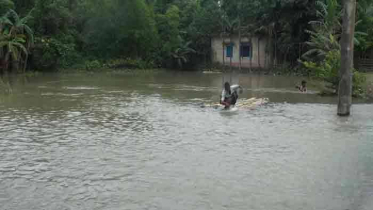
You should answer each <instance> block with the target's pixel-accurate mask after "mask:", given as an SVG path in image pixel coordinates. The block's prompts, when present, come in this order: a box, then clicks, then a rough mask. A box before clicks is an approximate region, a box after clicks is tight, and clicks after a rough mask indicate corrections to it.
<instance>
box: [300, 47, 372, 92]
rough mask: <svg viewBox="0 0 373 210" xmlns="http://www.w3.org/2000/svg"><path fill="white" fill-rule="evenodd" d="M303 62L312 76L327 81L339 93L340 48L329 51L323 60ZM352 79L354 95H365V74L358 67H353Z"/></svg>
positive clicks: (329, 86)
mask: <svg viewBox="0 0 373 210" xmlns="http://www.w3.org/2000/svg"><path fill="white" fill-rule="evenodd" d="M302 64H303V65H304V66H305V67H306V69H308V70H309V72H310V75H311V77H314V78H316V79H321V80H323V81H325V82H327V83H328V85H327V86H326V87H327V88H330V89H332V90H333V91H334V93H335V94H337V93H338V86H339V81H340V78H339V69H340V67H341V54H340V51H339V50H332V51H329V52H328V53H327V55H326V57H325V59H324V61H322V62H319V63H316V62H312V61H303V62H302ZM352 80H353V84H352V95H353V96H354V97H362V96H364V95H365V91H364V88H363V87H364V84H365V82H366V78H365V76H364V75H363V74H361V73H359V72H358V71H357V70H356V69H353V76H352Z"/></svg>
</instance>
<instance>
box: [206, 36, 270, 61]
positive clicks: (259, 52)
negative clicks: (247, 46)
mask: <svg viewBox="0 0 373 210" xmlns="http://www.w3.org/2000/svg"><path fill="white" fill-rule="evenodd" d="M231 41H232V43H233V44H234V46H233V57H232V66H238V65H239V53H240V48H239V42H238V36H232V39H231ZM258 41H259V40H258V37H253V38H252V46H251V49H252V52H251V56H252V67H254V68H255V67H259V60H258V58H259V56H260V66H261V67H267V66H268V65H265V56H266V53H265V47H266V44H267V41H266V39H264V38H263V39H260V43H259V42H258ZM249 42H250V40H249V39H248V38H247V37H243V38H241V43H249ZM224 43H225V45H224V46H225V47H226V45H228V44H229V43H230V38H229V37H225V38H224ZM259 44H260V45H259ZM258 46H259V47H260V49H258ZM211 47H212V61H213V62H215V63H216V62H218V63H221V64H223V40H222V38H221V37H218V36H217V37H214V38H212V40H211ZM226 55H227V52H226V48H224V59H225V64H226V65H229V61H230V58H229V57H226ZM269 61H270V56H269V55H267V63H269ZM241 64H242V66H243V67H250V58H249V57H243V58H242V62H241Z"/></svg>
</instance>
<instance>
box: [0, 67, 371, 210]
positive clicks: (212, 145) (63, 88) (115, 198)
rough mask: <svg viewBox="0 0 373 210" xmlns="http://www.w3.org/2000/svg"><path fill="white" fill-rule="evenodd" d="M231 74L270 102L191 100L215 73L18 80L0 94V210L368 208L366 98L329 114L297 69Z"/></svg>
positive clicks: (217, 83)
mask: <svg viewBox="0 0 373 210" xmlns="http://www.w3.org/2000/svg"><path fill="white" fill-rule="evenodd" d="M234 79H237V80H239V81H240V84H242V85H243V86H244V87H245V89H246V90H245V92H244V94H243V95H242V98H251V97H267V98H269V99H270V101H271V102H272V103H270V104H267V105H265V106H261V107H259V108H257V109H254V110H238V111H236V112H224V111H221V110H217V109H213V108H207V107H206V108H201V107H200V104H201V103H211V102H215V101H216V100H218V97H219V94H220V87H221V81H222V79H221V76H220V75H215V74H214V75H202V74H176V73H175V74H151V75H134V76H131V75H96V76H95V75H93V76H89V77H88V76H85V75H74V76H73V77H72V76H71V75H54V74H53V75H47V76H40V77H36V78H33V79H30V80H29V81H28V82H27V83H19V84H17V85H16V86H15V87H14V89H15V90H16V91H15V92H14V94H13V95H9V96H6V97H4V99H3V101H2V102H1V103H0V203H1V205H0V209H7V210H13V209H17V210H18V209H118V210H120V209H214V210H215V209H263V210H268V209H271V210H276V209H279V210H280V209H281V210H282V209H294V210H298V209H326V210H345V209H351V210H352V209H359V210H360V209H362V210H370V209H372V208H373V203H372V201H373V153H372V151H373V142H372V139H373V121H372V119H373V113H372V112H371V110H372V108H373V106H372V105H370V104H360V105H354V106H353V115H352V117H350V118H338V117H337V116H335V113H336V107H335V105H333V104H330V103H333V102H334V100H335V99H333V98H320V97H318V96H317V95H315V94H300V93H298V92H296V91H294V89H293V84H290V85H289V84H288V83H290V82H291V81H294V82H296V81H297V80H298V79H297V78H290V79H284V78H282V79H281V78H279V79H278V80H277V79H276V78H272V77H268V78H267V79H266V77H260V78H255V77H254V76H248V75H246V76H241V77H238V78H234ZM256 79H257V80H258V81H256ZM289 81H290V82H289ZM271 84H272V85H271ZM284 102H288V103H284Z"/></svg>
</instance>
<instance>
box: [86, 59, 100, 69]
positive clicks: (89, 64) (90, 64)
mask: <svg viewBox="0 0 373 210" xmlns="http://www.w3.org/2000/svg"><path fill="white" fill-rule="evenodd" d="M102 66H103V65H102V63H101V62H100V61H98V60H93V61H86V62H85V69H86V70H88V71H91V70H97V69H100V68H102Z"/></svg>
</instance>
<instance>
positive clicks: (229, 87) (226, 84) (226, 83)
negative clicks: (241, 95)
mask: <svg viewBox="0 0 373 210" xmlns="http://www.w3.org/2000/svg"><path fill="white" fill-rule="evenodd" d="M224 89H225V91H230V90H231V85H230V84H229V83H228V82H225V83H224Z"/></svg>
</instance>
